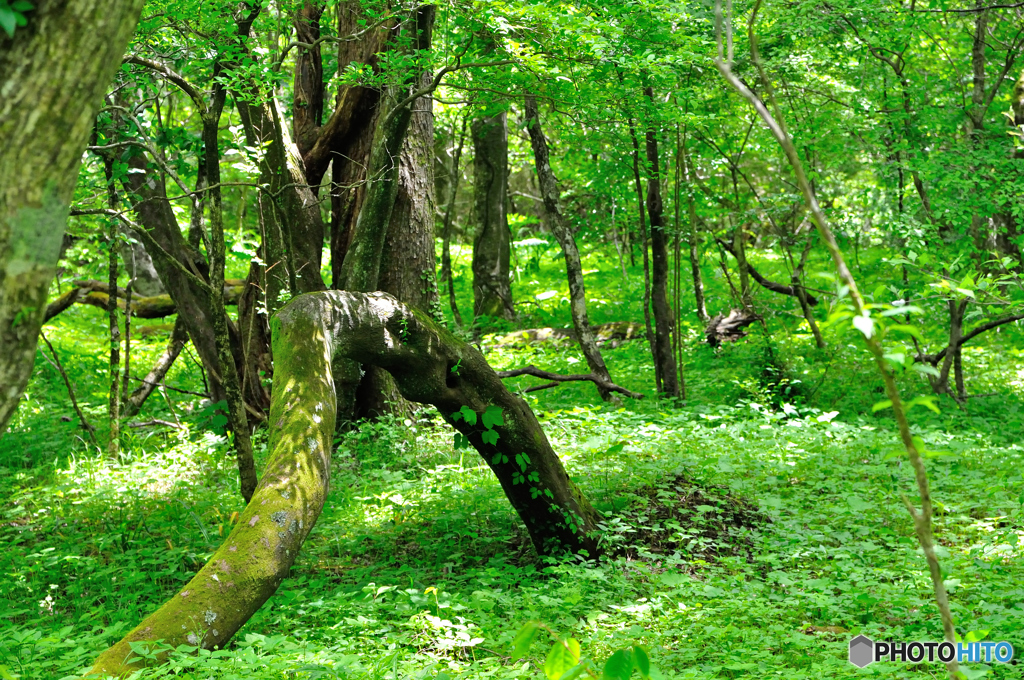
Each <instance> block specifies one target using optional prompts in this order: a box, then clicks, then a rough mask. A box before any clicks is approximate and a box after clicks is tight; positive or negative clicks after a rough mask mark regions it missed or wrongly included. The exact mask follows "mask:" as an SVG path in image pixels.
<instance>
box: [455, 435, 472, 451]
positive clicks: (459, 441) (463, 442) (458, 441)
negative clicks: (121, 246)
mask: <svg viewBox="0 0 1024 680" xmlns="http://www.w3.org/2000/svg"><path fill="white" fill-rule="evenodd" d="M468 448H469V439H468V438H467V437H466V435H464V434H462V433H461V432H456V433H455V450H456V451H458V450H459V449H468Z"/></svg>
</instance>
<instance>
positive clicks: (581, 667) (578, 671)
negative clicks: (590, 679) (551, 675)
mask: <svg viewBox="0 0 1024 680" xmlns="http://www.w3.org/2000/svg"><path fill="white" fill-rule="evenodd" d="M589 666H590V664H589V662H588V663H578V664H576V665H575V666H573V667H572V668H570V669H569V670H567V671H566V672H564V673H562V677H560V678H558V680H574V678H578V677H580V676H581V675H583V671H585V670H587V668H589Z"/></svg>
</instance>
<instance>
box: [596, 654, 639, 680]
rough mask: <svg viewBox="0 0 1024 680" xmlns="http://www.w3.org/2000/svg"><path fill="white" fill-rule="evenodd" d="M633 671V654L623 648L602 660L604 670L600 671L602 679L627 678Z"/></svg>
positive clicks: (626, 679)
mask: <svg viewBox="0 0 1024 680" xmlns="http://www.w3.org/2000/svg"><path fill="white" fill-rule="evenodd" d="M632 673H633V654H632V652H630V651H627V650H625V649H620V650H619V651H617V652H615V653H614V654H612V655H611V656H610V657H608V660H607V661H605V662H604V672H602V673H601V678H602V680H629V676H630V675H631V674H632Z"/></svg>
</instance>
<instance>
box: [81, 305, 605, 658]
mask: <svg viewBox="0 0 1024 680" xmlns="http://www.w3.org/2000/svg"><path fill="white" fill-rule="evenodd" d="M272 326H273V334H274V356H275V359H276V361H277V364H278V366H277V375H278V385H279V387H278V389H275V390H274V395H273V404H272V406H271V409H270V411H271V415H270V444H269V448H270V462H269V463H268V465H267V472H266V474H264V476H263V479H262V480H261V482H260V485H259V487H258V488H257V490H256V493H255V495H254V497H253V500H252V502H251V503H249V504H248V506H246V508H245V510H244V511H243V512H242V515H241V516H240V517H239V520H238V522H237V523H236V524H235V527H234V529H233V530H232V531H231V533H230V534H229V535H228V537H227V539H226V540H225V541H224V543H223V544H222V545H221V547H220V548H219V549H218V550H217V552H216V553H214V555H213V557H212V558H211V560H210V561H209V562H208V563H207V564H206V566H204V567H203V568H202V569H201V570H200V572H199V573H198V574H196V576H195V577H194V578H193V579H192V580H191V581H190V582H189V583H188V584H187V585H186V586H185V588H184V589H183V590H182V591H181V592H180V593H178V594H177V595H175V596H174V597H172V598H171V599H170V600H169V601H168V602H167V604H165V605H163V606H162V607H161V608H160V609H158V610H157V611H156V612H154V613H153V614H151V615H150V616H148V617H147V618H146V619H145V620H143V621H142V622H141V623H140V624H139V625H138V626H136V627H135V628H134V629H133V630H132V631H131V632H130V633H128V635H126V636H125V638H124V639H123V640H121V641H120V642H118V643H117V644H115V645H114V646H113V647H111V648H110V649H108V650H107V651H106V652H104V653H103V654H101V655H100V657H99V658H98V659H97V660H96V663H95V665H94V666H93V668H92V670H91V671H90V674H96V675H98V674H100V673H104V672H106V673H111V674H127V673H129V672H131V671H133V670H135V668H137V666H134V665H128V664H126V663H125V660H126V659H127V658H128V657H130V656H132V654H131V648H130V645H129V643H130V642H139V641H151V640H157V639H160V640H163V642H164V644H169V645H171V646H177V645H181V644H190V645H195V646H201V647H204V648H206V649H210V648H212V647H214V646H220V647H223V646H224V645H225V644H226V643H227V642H228V640H230V638H231V636H233V635H234V634H235V632H236V631H238V629H239V628H241V627H242V625H244V624H245V622H246V621H247V620H248V619H249V617H251V616H252V615H253V613H255V612H256V611H257V610H258V609H259V608H260V607H261V606H262V605H263V603H264V602H266V600H267V599H268V598H269V597H270V596H271V595H272V594H273V593H274V591H275V590H277V588H278V586H279V585H280V584H281V582H282V581H283V580H284V578H285V576H286V575H287V574H288V570H289V569H290V568H291V565H292V564H293V563H294V561H295V558H296V557H297V556H298V552H299V549H300V548H301V546H302V543H303V541H304V540H305V538H306V536H307V535H308V534H309V532H310V531H311V530H312V528H313V525H314V523H315V522H316V520H317V518H318V517H319V515H320V511H321V510H322V509H323V504H324V499H325V497H326V495H327V489H328V485H329V479H330V452H331V442H332V438H333V434H334V412H335V390H334V380H333V377H332V371H331V364H332V360H333V359H338V358H345V359H347V360H349V361H355V362H359V363H362V364H370V365H376V366H380V367H382V368H384V369H386V370H387V371H388V372H389V373H390V374H391V375H392V376H394V378H395V381H396V383H397V384H398V386H399V389H401V391H402V394H403V395H404V396H405V397H406V398H407V399H410V400H413V401H419V402H423V403H429V404H433V405H434V406H436V407H437V408H438V410H439V411H440V412H441V414H442V416H443V417H444V418H445V419H446V420H447V421H448V422H449V423H451V424H452V425H453V426H454V427H455V428H456V429H458V430H459V432H460V433H461V434H462V435H463V436H465V437H466V438H467V439H468V440H469V442H470V443H471V444H472V445H473V446H474V447H476V449H477V450H478V451H479V452H480V454H481V456H483V458H484V461H485V462H486V463H487V465H488V466H489V467H490V468H491V470H492V471H493V472H494V474H495V476H496V477H497V478H498V480H499V482H500V483H501V486H502V489H503V490H504V491H505V494H506V495H507V496H508V498H509V501H510V503H511V504H512V506H513V508H515V510H516V512H517V513H518V514H519V516H520V518H521V519H522V521H523V523H524V524H525V525H526V528H527V531H528V532H529V534H530V537H531V539H532V540H533V542H534V545H535V546H536V548H537V550H538V552H539V553H541V554H557V553H558V552H560V551H562V550H565V549H568V550H571V551H573V552H577V553H582V552H585V553H586V554H588V555H589V556H591V557H595V556H597V554H598V545H597V540H596V524H595V521H596V518H595V513H594V511H593V509H592V508H591V507H590V504H589V503H588V502H587V500H586V498H585V497H584V496H583V495H582V493H581V492H580V490H579V488H578V487H576V485H575V484H573V482H572V481H571V480H570V479H569V476H568V474H566V472H565V469H564V468H563V467H562V463H561V461H560V460H559V459H558V456H557V455H556V454H555V452H554V451H553V450H552V448H551V445H550V443H549V442H548V440H547V437H546V436H545V435H544V430H543V429H542V428H541V427H540V423H538V422H537V419H536V417H535V416H534V415H533V412H532V411H531V410H530V407H529V406H527V405H526V402H524V401H523V400H522V399H520V398H519V397H518V396H516V395H514V394H512V393H510V392H509V391H508V390H506V389H505V387H504V386H503V385H502V382H501V379H500V378H499V377H498V376H497V375H496V374H495V373H494V371H493V370H492V369H491V368H490V366H488V365H487V361H486V360H485V359H484V357H483V355H482V354H480V353H479V352H478V351H477V350H476V349H475V348H473V347H472V346H470V345H468V344H466V343H464V342H462V341H460V340H458V339H456V338H455V337H454V336H453V335H451V334H450V333H449V332H448V331H446V330H444V329H443V328H442V327H440V326H439V325H438V324H437V323H436V322H435V321H434V320H432V319H431V318H429V317H428V316H427V315H426V314H424V313H423V312H419V311H416V310H413V309H411V308H409V307H407V306H405V305H403V304H402V303H400V302H398V301H397V300H395V299H394V298H393V297H391V296H390V295H387V294H385V293H369V294H365V293H350V292H347V291H329V292H324V293H311V294H308V295H301V296H299V297H298V298H296V299H294V300H292V301H291V302H290V303H288V305H286V306H285V307H284V308H283V309H282V310H281V311H280V312H279V313H278V314H277V316H275V317H274V319H273V321H272ZM453 369H455V370H454V371H453ZM470 412H472V413H473V414H474V416H473V417H472V418H470V419H467V417H466V414H469V413H470ZM497 412H500V416H501V417H500V419H498V418H495V415H496V413H497ZM485 414H490V415H489V416H487V417H485ZM499 420H500V422H499ZM487 432H490V433H492V435H485V433H487ZM495 434H496V435H497V440H496V442H495V440H494V439H493V435H495ZM485 436H486V440H485ZM487 442H490V443H487Z"/></svg>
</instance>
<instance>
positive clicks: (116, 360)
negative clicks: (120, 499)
mask: <svg viewBox="0 0 1024 680" xmlns="http://www.w3.org/2000/svg"><path fill="white" fill-rule="evenodd" d="M103 170H104V173H103V174H104V177H105V178H106V180H107V205H108V206H109V207H110V209H111V210H117V205H118V200H117V189H116V188H115V186H114V166H113V163H111V162H110V161H109V160H107V161H104V163H103ZM108 219H109V227H108V229H107V240H108V244H107V246H108V248H109V251H108V252H107V287H108V288H109V289H110V293H108V297H107V328H108V330H109V333H110V362H109V376H108V378H109V383H110V393H109V395H108V398H107V419H108V420H109V421H110V437H109V438H108V439H107V455H108V456H110V458H111V459H113V460H117V459H118V458H120V456H121V351H120V350H121V330H120V327H119V326H118V322H117V293H116V291H117V250H118V247H117V237H118V220H117V219H116V218H114V217H110V218H108ZM125 309H127V303H126V304H125Z"/></svg>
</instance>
